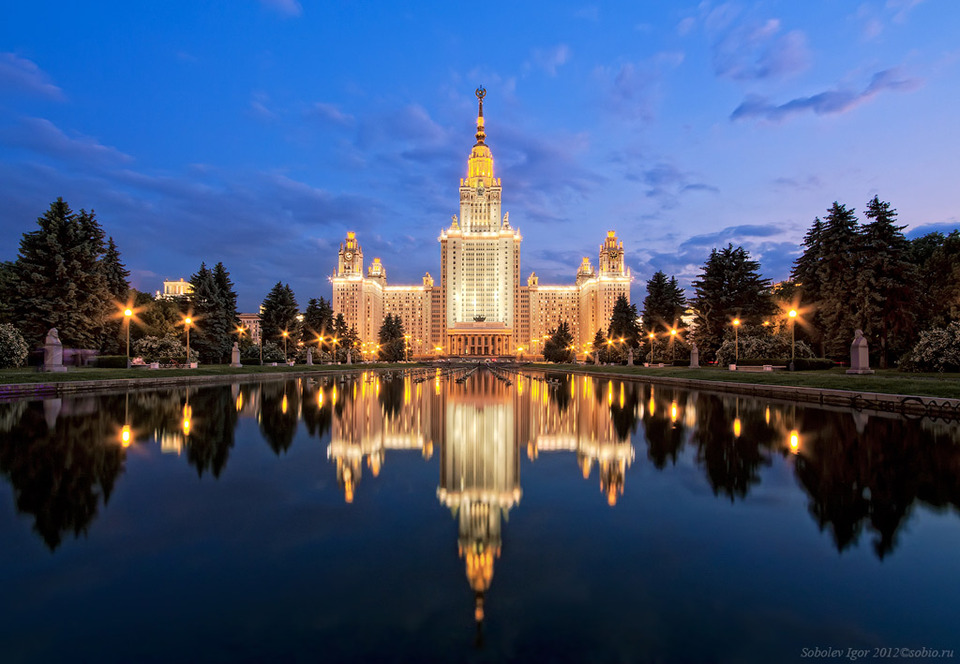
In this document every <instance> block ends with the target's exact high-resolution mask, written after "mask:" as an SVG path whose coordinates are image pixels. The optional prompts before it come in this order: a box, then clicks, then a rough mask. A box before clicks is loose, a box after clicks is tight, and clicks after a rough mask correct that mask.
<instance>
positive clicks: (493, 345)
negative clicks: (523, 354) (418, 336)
mask: <svg viewBox="0 0 960 664" xmlns="http://www.w3.org/2000/svg"><path fill="white" fill-rule="evenodd" d="M512 336H513V330H511V329H510V328H508V327H505V326H504V324H503V323H460V324H458V325H457V326H456V327H454V328H453V329H449V330H447V352H448V353H449V354H450V355H453V356H457V357H484V356H486V357H491V356H502V355H510V354H511V352H512V349H511V347H510V338H511V337H512Z"/></svg>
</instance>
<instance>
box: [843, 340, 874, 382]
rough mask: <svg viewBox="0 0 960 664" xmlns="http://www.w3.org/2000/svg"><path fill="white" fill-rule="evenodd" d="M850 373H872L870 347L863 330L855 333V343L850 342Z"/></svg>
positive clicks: (848, 370)
mask: <svg viewBox="0 0 960 664" xmlns="http://www.w3.org/2000/svg"><path fill="white" fill-rule="evenodd" d="M847 373H848V374H872V373H873V370H872V369H870V349H869V348H867V340H866V339H865V338H864V336H863V330H857V331H856V332H854V333H853V343H852V344H850V368H849V369H847Z"/></svg>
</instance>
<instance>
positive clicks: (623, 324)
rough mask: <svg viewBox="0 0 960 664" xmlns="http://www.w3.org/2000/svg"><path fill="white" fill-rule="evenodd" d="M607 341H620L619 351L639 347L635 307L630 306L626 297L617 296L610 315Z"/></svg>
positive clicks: (633, 305) (638, 328)
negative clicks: (621, 340)
mask: <svg viewBox="0 0 960 664" xmlns="http://www.w3.org/2000/svg"><path fill="white" fill-rule="evenodd" d="M607 337H608V338H609V339H616V340H618V341H619V340H620V339H623V343H622V344H620V348H621V349H625V348H627V347H630V348H636V347H637V346H638V345H639V339H640V327H639V325H638V324H637V305H635V304H630V302H629V301H628V300H627V296H626V295H622V294H621V295H618V296H617V300H616V302H614V304H613V312H612V313H611V314H610V325H609V327H608V328H607Z"/></svg>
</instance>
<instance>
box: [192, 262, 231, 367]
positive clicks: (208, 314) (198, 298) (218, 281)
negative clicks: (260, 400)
mask: <svg viewBox="0 0 960 664" xmlns="http://www.w3.org/2000/svg"><path fill="white" fill-rule="evenodd" d="M190 284H191V285H192V286H193V295H192V296H191V298H190V301H191V302H190V306H191V315H192V317H193V318H194V319H195V321H196V326H195V327H193V328H192V331H191V343H192V344H193V346H192V347H195V348H196V351H197V353H198V354H199V355H200V359H201V361H203V362H210V363H221V362H224V361H226V360H227V359H229V356H230V350H231V348H232V347H233V341H234V333H235V331H236V320H237V317H236V297H237V296H236V293H234V292H233V283H232V282H231V281H230V273H229V272H227V271H226V269H225V268H224V267H223V263H218V264H217V266H216V267H215V268H214V269H213V270H210V269H208V268H207V265H206V263H201V264H200V270H199V271H198V272H197V273H196V274H194V275H192V276H191V277H190Z"/></svg>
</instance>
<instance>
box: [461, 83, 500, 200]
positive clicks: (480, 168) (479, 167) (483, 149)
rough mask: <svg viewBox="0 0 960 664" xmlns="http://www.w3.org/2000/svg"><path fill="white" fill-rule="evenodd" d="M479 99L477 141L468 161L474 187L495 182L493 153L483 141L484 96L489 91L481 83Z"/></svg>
mask: <svg viewBox="0 0 960 664" xmlns="http://www.w3.org/2000/svg"><path fill="white" fill-rule="evenodd" d="M476 95H477V101H478V102H479V104H480V109H479V111H478V112H477V142H476V144H475V145H474V146H473V150H471V151H470V160H469V161H468V163H467V180H468V182H469V185H470V186H472V187H476V186H478V185H479V184H480V183H481V182H482V183H483V184H484V185H485V186H488V187H489V186H491V185H492V184H494V177H493V153H492V152H490V148H489V147H488V146H487V144H486V143H484V142H483V141H484V140H485V139H486V138H487V134H486V133H485V132H484V131H483V98H484V97H486V96H487V91H486V89H484V87H483V86H482V85H481V86H480V87H479V88H477V92H476Z"/></svg>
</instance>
